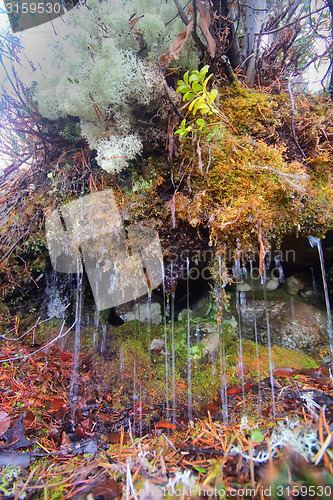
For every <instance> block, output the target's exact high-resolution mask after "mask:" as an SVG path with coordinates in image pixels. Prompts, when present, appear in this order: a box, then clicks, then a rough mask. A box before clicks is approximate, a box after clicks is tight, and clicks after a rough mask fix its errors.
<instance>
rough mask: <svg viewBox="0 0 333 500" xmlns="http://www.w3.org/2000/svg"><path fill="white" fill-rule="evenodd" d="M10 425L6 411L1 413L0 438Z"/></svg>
mask: <svg viewBox="0 0 333 500" xmlns="http://www.w3.org/2000/svg"><path fill="white" fill-rule="evenodd" d="M9 425H10V417H9V415H8V413H6V412H5V411H0V436H2V435H3V434H4V433H5V432H6V430H7V429H8V428H9Z"/></svg>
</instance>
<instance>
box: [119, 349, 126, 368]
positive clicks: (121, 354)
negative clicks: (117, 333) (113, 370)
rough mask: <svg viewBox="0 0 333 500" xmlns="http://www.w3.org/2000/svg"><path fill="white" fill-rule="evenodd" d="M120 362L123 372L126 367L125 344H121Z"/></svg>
mask: <svg viewBox="0 0 333 500" xmlns="http://www.w3.org/2000/svg"><path fill="white" fill-rule="evenodd" d="M119 362H120V365H119V369H120V371H121V372H123V371H124V368H125V355H124V346H123V345H122V346H120V351H119Z"/></svg>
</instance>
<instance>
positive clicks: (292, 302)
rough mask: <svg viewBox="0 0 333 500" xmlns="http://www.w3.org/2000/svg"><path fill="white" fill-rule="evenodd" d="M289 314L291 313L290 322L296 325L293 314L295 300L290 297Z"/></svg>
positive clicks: (294, 314)
mask: <svg viewBox="0 0 333 500" xmlns="http://www.w3.org/2000/svg"><path fill="white" fill-rule="evenodd" d="M290 312H291V321H292V323H293V325H295V323H296V313H295V299H294V297H290Z"/></svg>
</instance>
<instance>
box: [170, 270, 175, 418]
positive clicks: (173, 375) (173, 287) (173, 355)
mask: <svg viewBox="0 0 333 500" xmlns="http://www.w3.org/2000/svg"><path fill="white" fill-rule="evenodd" d="M171 280H172V284H171V350H172V352H171V356H172V423H173V424H174V425H176V352H175V285H174V283H173V266H172V264H171Z"/></svg>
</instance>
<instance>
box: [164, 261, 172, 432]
mask: <svg viewBox="0 0 333 500" xmlns="http://www.w3.org/2000/svg"><path fill="white" fill-rule="evenodd" d="M162 276H163V324H164V356H165V405H166V421H167V423H168V424H169V422H170V412H169V353H168V333H167V311H168V306H169V303H168V304H167V297H166V293H165V270H164V263H163V262H162Z"/></svg>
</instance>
